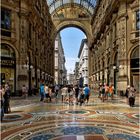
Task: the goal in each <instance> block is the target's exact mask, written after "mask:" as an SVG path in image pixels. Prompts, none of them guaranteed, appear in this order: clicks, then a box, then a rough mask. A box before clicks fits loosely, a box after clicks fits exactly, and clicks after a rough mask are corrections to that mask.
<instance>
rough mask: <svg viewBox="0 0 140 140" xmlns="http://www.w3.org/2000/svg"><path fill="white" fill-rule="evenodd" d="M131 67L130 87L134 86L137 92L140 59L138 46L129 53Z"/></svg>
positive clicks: (139, 85) (139, 83)
mask: <svg viewBox="0 0 140 140" xmlns="http://www.w3.org/2000/svg"><path fill="white" fill-rule="evenodd" d="M130 67H131V79H130V81H131V85H134V87H135V88H136V90H137V91H139V87H140V81H139V77H140V58H139V46H137V47H136V48H135V49H134V50H133V51H132V53H131V60H130Z"/></svg>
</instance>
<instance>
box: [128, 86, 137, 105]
mask: <svg viewBox="0 0 140 140" xmlns="http://www.w3.org/2000/svg"><path fill="white" fill-rule="evenodd" d="M135 93H136V89H135V88H134V86H133V85H132V86H131V87H130V89H129V94H128V99H129V105H130V107H133V106H134V105H135Z"/></svg>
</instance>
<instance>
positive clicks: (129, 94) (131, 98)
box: [98, 84, 136, 107]
mask: <svg viewBox="0 0 140 140" xmlns="http://www.w3.org/2000/svg"><path fill="white" fill-rule="evenodd" d="M114 93H115V89H114V86H113V85H112V84H111V85H110V86H109V85H108V84H100V85H99V95H98V97H99V98H100V99H101V100H102V101H103V102H104V101H105V100H108V98H109V97H110V98H111V100H113V99H114ZM124 96H125V97H126V98H127V104H129V105H130V107H133V106H134V104H135V97H136V89H135V88H134V86H133V85H132V86H130V85H128V86H127V88H126V92H125V94H124Z"/></svg>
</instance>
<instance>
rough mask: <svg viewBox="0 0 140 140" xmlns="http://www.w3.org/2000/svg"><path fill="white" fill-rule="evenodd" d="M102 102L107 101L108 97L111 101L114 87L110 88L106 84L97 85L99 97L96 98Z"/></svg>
mask: <svg viewBox="0 0 140 140" xmlns="http://www.w3.org/2000/svg"><path fill="white" fill-rule="evenodd" d="M98 97H99V98H100V99H101V100H102V101H103V102H104V101H105V100H108V97H110V98H111V99H112V100H113V97H114V86H113V85H112V84H111V85H110V86H109V85H108V84H100V85H99V96H98Z"/></svg>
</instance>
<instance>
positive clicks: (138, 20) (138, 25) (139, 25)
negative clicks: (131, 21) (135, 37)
mask: <svg viewBox="0 0 140 140" xmlns="http://www.w3.org/2000/svg"><path fill="white" fill-rule="evenodd" d="M136 30H140V11H137V12H136Z"/></svg>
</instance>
